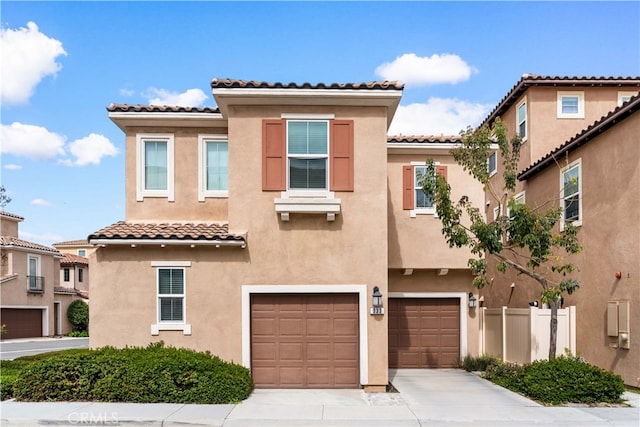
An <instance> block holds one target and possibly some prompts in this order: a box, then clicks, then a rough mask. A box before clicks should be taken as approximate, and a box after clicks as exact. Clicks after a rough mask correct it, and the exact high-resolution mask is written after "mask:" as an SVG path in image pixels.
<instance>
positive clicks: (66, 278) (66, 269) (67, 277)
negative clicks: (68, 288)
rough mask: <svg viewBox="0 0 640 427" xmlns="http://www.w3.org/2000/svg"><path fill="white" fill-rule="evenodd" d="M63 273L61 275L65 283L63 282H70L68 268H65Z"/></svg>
mask: <svg viewBox="0 0 640 427" xmlns="http://www.w3.org/2000/svg"><path fill="white" fill-rule="evenodd" d="M63 272H64V273H63V274H64V281H65V282H68V281H70V280H71V271H70V270H69V269H68V268H65V269H64V270H63Z"/></svg>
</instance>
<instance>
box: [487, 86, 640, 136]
mask: <svg viewBox="0 0 640 427" xmlns="http://www.w3.org/2000/svg"><path fill="white" fill-rule="evenodd" d="M532 86H558V87H560V88H561V87H588V86H591V87H594V86H615V87H620V88H624V87H626V88H632V87H638V88H640V76H635V77H632V76H629V77H596V76H591V77H588V76H583V77H579V76H538V75H536V74H524V75H523V76H522V77H521V78H520V80H519V81H518V83H516V84H515V85H514V86H513V87H512V88H511V90H510V91H509V92H508V93H507V94H506V95H505V97H504V98H502V100H501V101H500V102H499V103H498V105H497V106H496V107H495V108H494V109H493V111H491V113H489V116H487V118H486V119H484V121H483V122H482V123H481V124H480V127H481V126H484V125H486V124H489V123H491V122H492V121H493V120H495V119H496V117H498V116H501V115H502V114H504V112H505V111H507V110H508V109H509V107H510V106H511V105H513V104H514V103H516V102H517V101H518V99H520V97H521V96H522V95H523V94H524V92H525V91H526V90H527V88H529V87H532Z"/></svg>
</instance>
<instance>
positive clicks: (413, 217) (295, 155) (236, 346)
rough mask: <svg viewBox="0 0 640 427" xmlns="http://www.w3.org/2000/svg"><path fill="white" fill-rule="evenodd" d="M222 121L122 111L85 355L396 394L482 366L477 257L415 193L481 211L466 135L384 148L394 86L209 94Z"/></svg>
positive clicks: (173, 111)
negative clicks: (404, 373) (235, 368)
mask: <svg viewBox="0 0 640 427" xmlns="http://www.w3.org/2000/svg"><path fill="white" fill-rule="evenodd" d="M211 87H212V90H213V96H214V98H215V101H216V104H217V108H208V107H207V108H186V107H167V106H141V105H122V104H115V105H111V106H109V107H108V114H109V117H110V119H111V120H112V121H113V122H114V123H115V124H116V125H117V126H118V127H119V128H120V129H121V130H122V131H123V132H124V134H125V140H126V189H125V193H126V218H125V219H124V220H123V221H120V222H117V223H115V224H112V225H109V226H106V227H105V228H103V229H101V230H98V231H96V232H94V233H92V234H91V235H90V236H89V237H88V241H89V243H90V244H92V245H94V246H95V247H96V248H97V250H96V251H95V252H93V253H91V254H90V255H89V259H90V265H91V269H92V283H91V304H92V306H91V313H90V316H91V325H92V329H91V338H90V345H91V347H100V346H105V345H112V346H125V345H146V344H147V343H149V342H154V341H160V340H162V341H164V342H165V343H166V344H168V345H174V346H181V347H190V348H194V349H197V350H209V351H211V352H212V353H214V354H217V355H219V356H220V357H222V358H224V359H226V360H233V361H235V362H238V363H242V364H244V365H245V366H247V367H249V368H251V370H252V374H253V378H254V382H255V384H256V386H257V387H269V388H273V387H275V388H331V387H335V388H357V387H363V388H364V389H365V390H367V391H382V390H385V388H386V386H387V384H388V369H389V367H455V366H457V362H458V360H459V358H461V357H464V356H465V355H467V354H474V353H476V354H477V349H478V316H477V313H476V310H475V309H470V308H469V306H468V299H469V294H470V293H471V292H474V291H473V288H472V286H471V281H472V277H471V274H470V272H469V270H468V268H467V265H466V259H467V258H468V255H469V254H468V253H467V252H465V251H463V250H451V249H449V248H448V246H447V245H446V243H445V241H444V238H443V237H442V235H441V233H440V223H439V221H438V219H437V218H435V217H434V209H433V206H432V203H431V201H430V200H428V198H426V197H425V195H424V193H423V192H422V190H421V189H420V186H419V185H418V184H417V179H418V178H419V177H420V176H421V174H422V173H423V172H424V169H423V166H424V165H425V161H426V159H427V158H428V157H433V158H434V159H435V160H436V161H437V163H438V173H441V174H443V175H445V176H446V177H447V179H448V180H451V181H452V183H453V185H454V186H455V187H456V188H460V189H464V191H465V192H469V191H470V192H471V193H472V197H473V198H474V200H475V201H477V202H478V203H482V202H483V192H482V189H481V188H479V187H478V188H475V187H470V185H471V183H472V181H471V180H470V178H468V177H467V175H466V173H464V172H463V171H462V169H461V168H459V167H458V166H457V165H456V164H455V162H454V161H453V158H452V156H451V155H450V154H449V150H450V149H451V148H452V147H454V146H456V144H458V142H459V141H458V139H457V137H437V138H427V137H391V138H389V137H387V129H388V127H389V124H390V123H391V120H392V119H393V116H394V113H395V111H396V108H397V106H398V104H399V101H400V98H401V96H402V91H403V85H402V84H401V83H398V82H388V81H384V82H369V83H360V84H354V83H346V84H322V83H319V84H309V83H304V84H295V83H291V84H283V83H269V82H256V81H243V80H232V79H214V80H213V81H212V83H211Z"/></svg>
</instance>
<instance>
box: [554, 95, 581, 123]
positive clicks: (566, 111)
mask: <svg viewBox="0 0 640 427" xmlns="http://www.w3.org/2000/svg"><path fill="white" fill-rule="evenodd" d="M558 118H559V119H584V92H558Z"/></svg>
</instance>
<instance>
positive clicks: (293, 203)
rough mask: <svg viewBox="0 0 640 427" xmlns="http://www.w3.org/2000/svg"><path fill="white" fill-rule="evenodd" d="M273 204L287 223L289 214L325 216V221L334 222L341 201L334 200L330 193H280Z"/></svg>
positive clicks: (332, 194)
mask: <svg viewBox="0 0 640 427" xmlns="http://www.w3.org/2000/svg"><path fill="white" fill-rule="evenodd" d="M273 202H274V204H275V207H276V213H278V214H280V219H281V220H282V221H289V214H291V213H301V214H312V215H313V214H316V215H318V214H319V215H327V221H335V219H336V215H337V214H339V213H340V206H341V205H342V200H341V199H336V198H335V197H334V193H333V192H331V191H299V192H298V191H289V192H282V193H281V195H280V198H279V199H273Z"/></svg>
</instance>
